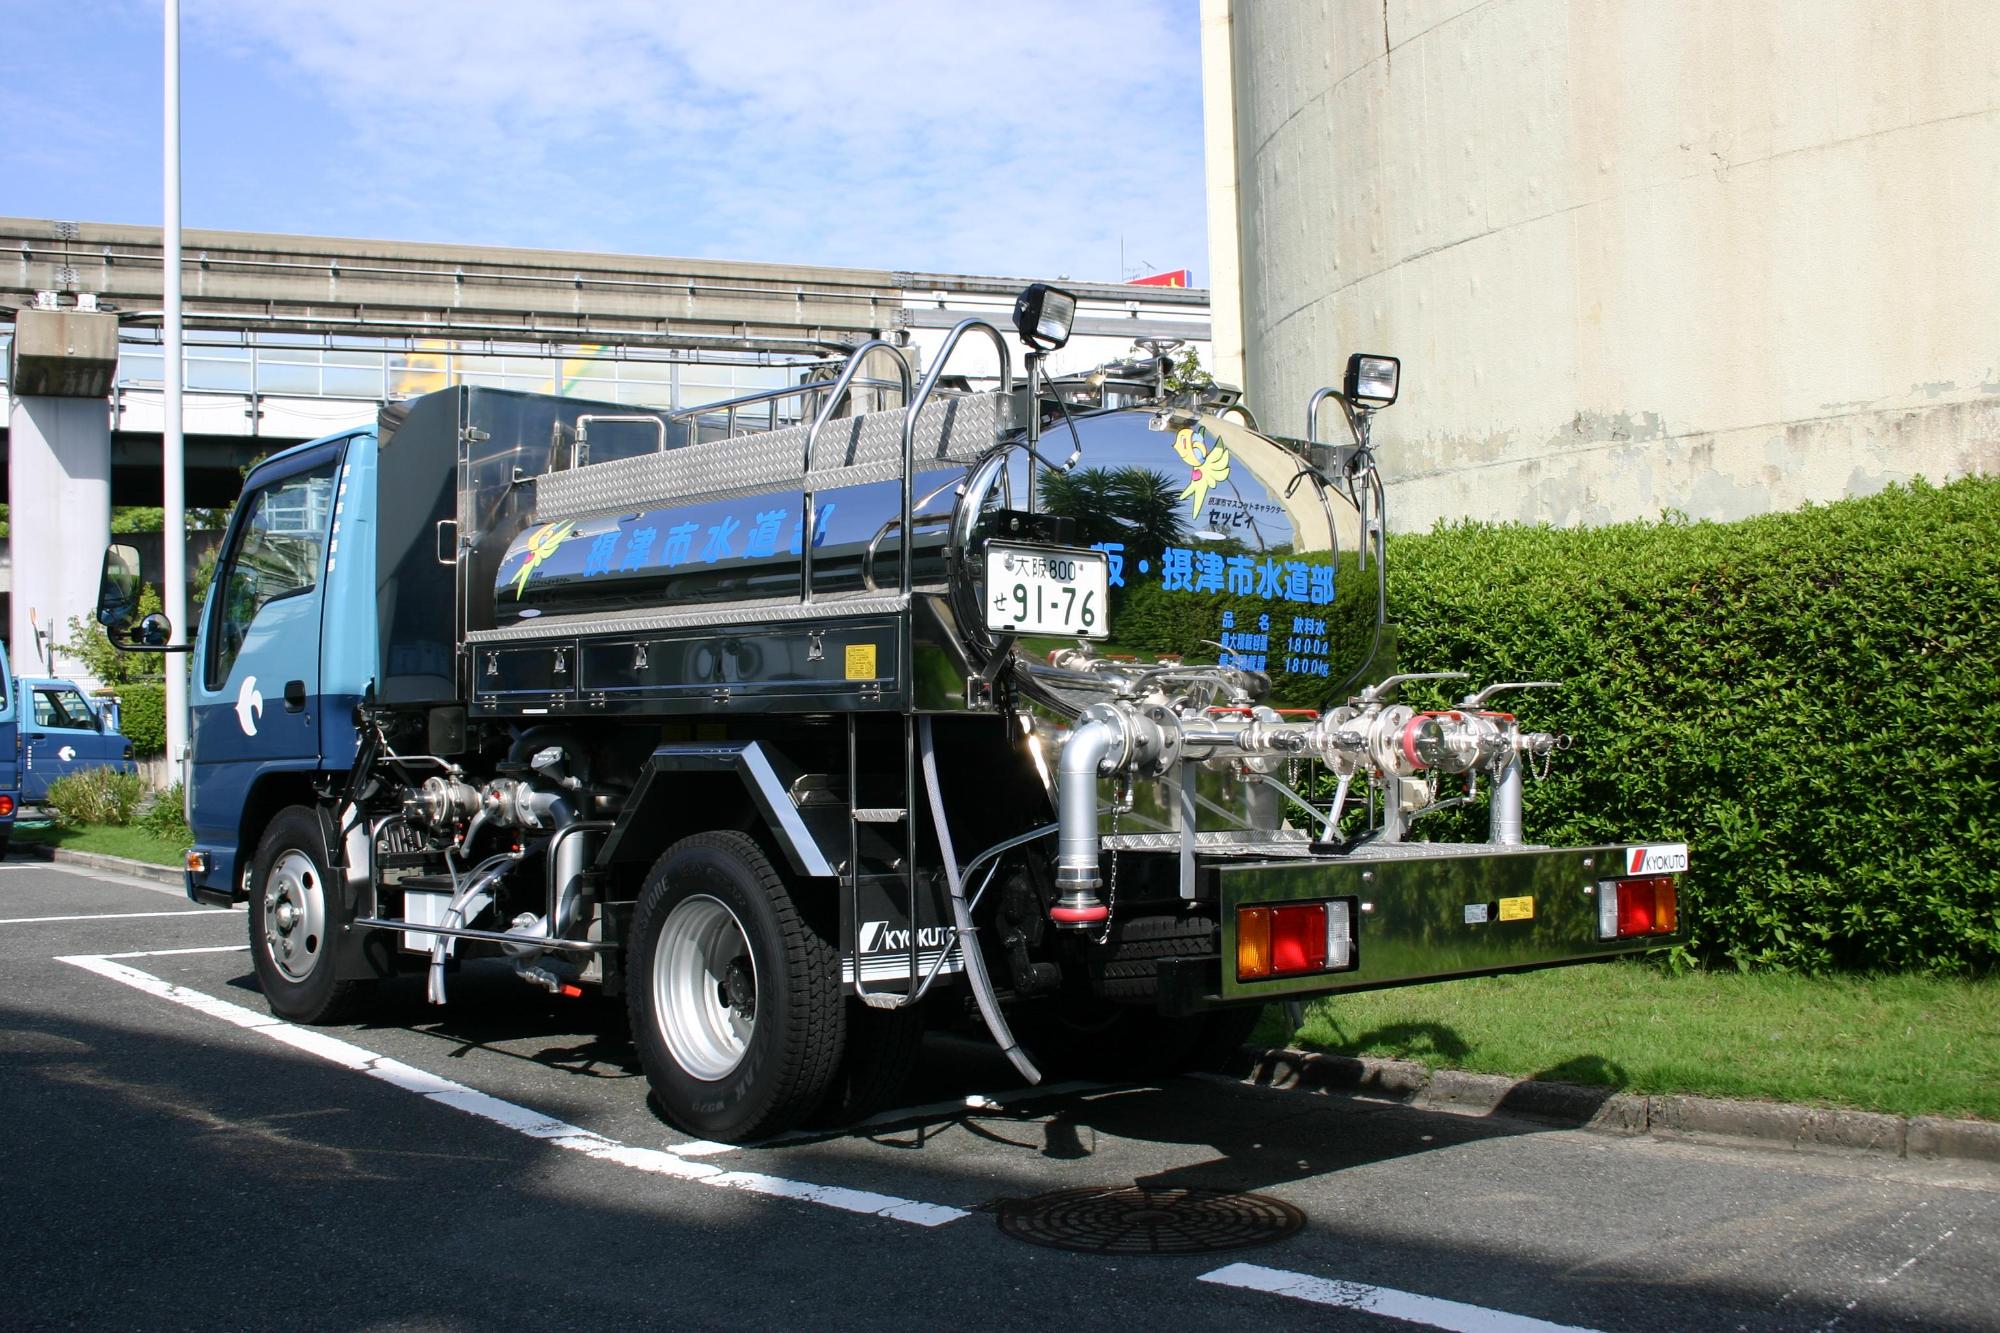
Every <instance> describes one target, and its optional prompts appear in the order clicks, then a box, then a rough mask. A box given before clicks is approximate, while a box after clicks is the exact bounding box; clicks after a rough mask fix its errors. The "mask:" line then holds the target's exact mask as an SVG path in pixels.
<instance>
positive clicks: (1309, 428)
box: [1306, 385, 1347, 444]
mask: <svg viewBox="0 0 2000 1333" xmlns="http://www.w3.org/2000/svg"><path fill="white" fill-rule="evenodd" d="M1329 398H1335V399H1339V401H1340V405H1341V406H1342V407H1343V408H1344V407H1346V406H1347V400H1346V399H1345V398H1341V396H1340V390H1338V389H1336V388H1334V387H1333V386H1332V385H1328V386H1326V387H1325V388H1323V389H1314V390H1313V396H1312V397H1311V398H1310V399H1309V400H1307V402H1306V443H1307V444H1318V443H1319V442H1320V438H1319V405H1320V404H1321V403H1323V402H1325V401H1326V400H1327V399H1329Z"/></svg>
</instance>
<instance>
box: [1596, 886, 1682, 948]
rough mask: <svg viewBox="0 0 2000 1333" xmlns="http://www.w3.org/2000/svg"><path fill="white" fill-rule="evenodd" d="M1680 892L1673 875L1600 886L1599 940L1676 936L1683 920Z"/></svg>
mask: <svg viewBox="0 0 2000 1333" xmlns="http://www.w3.org/2000/svg"><path fill="white" fill-rule="evenodd" d="M1677 888H1678V882H1677V881H1676V880H1675V878H1674V877H1673V876H1672V875H1659V876H1655V877H1652V878H1648V879H1611V880H1605V881H1604V882H1603V883H1601V884H1599V885H1598V886H1597V893H1598V899H1597V935H1598V938H1599V939H1606V940H1627V939H1633V938H1636V937H1639V936H1645V935H1671V934H1673V933H1674V930H1675V929H1676V927H1677V926H1678V925H1679V919H1680V913H1679V903H1678V901H1677V897H1678V894H1677Z"/></svg>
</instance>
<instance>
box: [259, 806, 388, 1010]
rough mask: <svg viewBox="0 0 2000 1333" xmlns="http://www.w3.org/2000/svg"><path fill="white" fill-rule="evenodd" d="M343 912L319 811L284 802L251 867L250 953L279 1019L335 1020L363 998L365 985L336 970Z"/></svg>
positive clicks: (343, 906) (343, 908)
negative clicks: (340, 976)
mask: <svg viewBox="0 0 2000 1333" xmlns="http://www.w3.org/2000/svg"><path fill="white" fill-rule="evenodd" d="M344 911H345V897H344V895H343V894H342V892H341V890H340V886H339V883H338V881H336V880H335V878H334V877H333V874H332V873H331V872H330V871H328V869H327V867H326V850H325V846H324V843H323V840H322V838H321V834H320V826H319V818H318V816H316V815H314V814H313V812H312V811H311V810H309V809H307V808H306V807H305V806H302V805H294V806H288V807H286V808H285V809H284V810H281V811H280V812H279V813H278V817H277V818H276V819H273V820H272V821H271V825H270V827H269V828H267V829H265V830H264V840H263V841H262V842H260V843H259V844H258V845H257V856H256V859H255V860H254V861H253V862H252V863H251V870H250V957H251V959H252V960H253V962H254V963H255V964H256V968H257V983H258V985H260V986H262V987H263V990H264V999H265V1001H266V1002H267V1003H269V1004H270V1006H271V1012H272V1013H274V1014H276V1015H277V1016H278V1017H280V1018H284V1019H289V1020H290V1021H292V1022H294V1023H336V1022H339V1021H340V1019H341V1018H342V1017H344V1016H345V1015H346V1014H347V1013H348V1012H349V1011H350V1010H351V1009H352V1008H353V1006H354V1004H355V1002H356V1001H357V1000H358V999H359V998H360V995H361V991H362V983H360V982H356V981H341V980H338V979H337V978H336V977H335V974H334V973H335V968H334V954H335V947H334V946H335V939H336V937H337V936H338V934H339V931H340V929H341V927H342V926H343V925H344V924H345V920H344V916H343V913H344Z"/></svg>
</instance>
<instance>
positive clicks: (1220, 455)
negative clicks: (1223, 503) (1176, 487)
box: [1174, 426, 1229, 518]
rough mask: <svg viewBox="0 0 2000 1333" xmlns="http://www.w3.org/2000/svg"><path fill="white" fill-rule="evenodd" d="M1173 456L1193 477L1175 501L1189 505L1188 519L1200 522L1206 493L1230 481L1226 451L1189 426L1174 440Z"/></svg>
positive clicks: (1222, 445) (1219, 442)
mask: <svg viewBox="0 0 2000 1333" xmlns="http://www.w3.org/2000/svg"><path fill="white" fill-rule="evenodd" d="M1174 452H1175V453H1177V454H1179V455H1180V456H1181V461H1182V462H1183V463H1186V464H1187V465H1188V467H1189V469H1190V470H1191V471H1192V472H1193V473H1194V480H1192V481H1190V482H1189V483H1188V487H1187V489H1186V490H1184V491H1182V492H1181V493H1180V495H1179V496H1178V497H1176V498H1178V499H1182V500H1189V501H1192V503H1191V504H1190V505H1189V507H1188V514H1189V517H1191V518H1200V517H1201V507H1202V506H1203V505H1205V504H1207V503H1208V493H1209V492H1210V491H1212V490H1214V489H1215V488H1216V487H1217V486H1220V485H1221V484H1222V483H1223V482H1225V481H1228V480H1229V449H1228V447H1227V446H1226V445H1224V444H1223V443H1222V442H1221V441H1220V440H1211V439H1209V438H1208V436H1207V435H1206V434H1204V433H1203V432H1202V430H1201V428H1200V427H1199V426H1192V427H1189V428H1188V429H1186V430H1183V431H1182V432H1181V433H1180V434H1178V435H1176V436H1174Z"/></svg>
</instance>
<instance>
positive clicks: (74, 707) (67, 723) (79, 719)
mask: <svg viewBox="0 0 2000 1333" xmlns="http://www.w3.org/2000/svg"><path fill="white" fill-rule="evenodd" d="M35 725H36V726H38V727H49V728H55V729H58V730H66V731H96V730H97V715H96V714H95V713H93V712H91V711H90V705H89V704H87V703H85V702H84V701H83V695H82V694H81V693H80V692H79V691H77V690H76V689H74V688H73V687H70V686H67V685H64V686H55V687H38V688H37V689H36V690H35Z"/></svg>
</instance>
